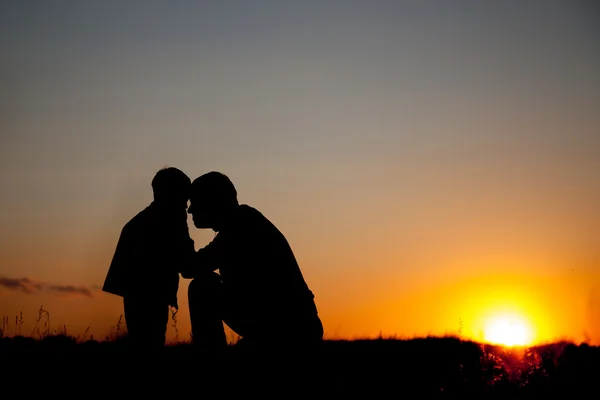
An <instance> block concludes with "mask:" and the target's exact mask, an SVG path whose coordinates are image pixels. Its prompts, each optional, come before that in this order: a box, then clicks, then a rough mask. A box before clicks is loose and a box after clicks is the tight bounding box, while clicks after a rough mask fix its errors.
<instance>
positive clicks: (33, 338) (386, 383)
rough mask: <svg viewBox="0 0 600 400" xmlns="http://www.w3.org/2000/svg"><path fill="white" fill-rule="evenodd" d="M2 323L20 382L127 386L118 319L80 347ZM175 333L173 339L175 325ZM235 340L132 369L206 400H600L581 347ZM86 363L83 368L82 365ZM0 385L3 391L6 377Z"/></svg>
mask: <svg viewBox="0 0 600 400" xmlns="http://www.w3.org/2000/svg"><path fill="white" fill-rule="evenodd" d="M2 322H3V323H2V328H1V329H0V353H2V360H3V361H5V363H3V364H4V365H5V366H8V365H11V364H12V367H11V368H10V371H12V373H13V374H16V375H15V376H17V377H18V376H19V374H20V372H19V371H21V370H19V368H17V367H16V366H17V365H18V363H19V362H23V361H24V362H25V363H28V364H29V366H27V367H26V369H24V370H23V371H29V374H33V366H35V361H36V360H43V361H41V362H42V364H39V365H43V366H49V367H48V368H46V367H44V369H42V370H40V373H41V374H45V375H48V374H52V373H55V372H56V373H59V374H60V375H62V376H63V378H58V379H57V380H55V381H54V382H55V383H57V382H61V380H62V379H64V377H65V376H69V377H70V379H73V376H75V375H76V374H79V375H78V376H79V377H80V378H79V379H82V377H85V379H86V381H87V382H88V383H90V384H92V385H96V384H98V383H99V382H101V383H102V385H101V386H102V387H104V388H105V389H106V388H107V387H109V386H110V384H111V382H112V383H115V382H121V383H123V381H122V380H119V379H117V380H110V379H108V380H106V379H104V378H105V376H104V375H106V376H113V377H118V376H121V375H119V373H120V374H122V375H123V374H125V375H126V374H127V373H130V370H129V368H130V366H131V360H132V359H131V358H130V357H128V356H127V354H132V353H131V352H128V351H127V350H128V348H127V344H126V343H127V340H126V336H123V335H122V334H119V330H120V329H121V325H123V324H122V319H119V321H118V322H117V325H116V334H115V335H114V336H112V337H106V338H105V339H104V340H96V339H94V337H93V336H92V335H90V336H89V337H87V332H86V334H84V335H82V336H79V337H73V336H70V335H69V334H68V332H67V328H66V327H64V329H62V331H61V332H58V331H56V330H53V331H50V329H49V325H50V324H49V313H48V312H47V311H46V310H44V309H43V308H40V313H39V317H38V319H37V321H36V328H35V329H34V330H35V332H36V333H35V334H34V333H33V332H32V334H31V335H30V336H26V335H23V334H22V333H21V326H22V316H20V317H19V316H17V318H16V319H15V324H16V325H15V327H13V328H14V329H12V333H13V334H12V335H11V336H8V332H9V331H11V330H10V329H8V324H9V321H8V319H7V318H4V319H3V321H2ZM40 328H41V329H40ZM171 329H175V330H176V329H177V326H176V318H175V316H173V318H172V324H171ZM235 339H236V338H229V340H230V342H231V343H232V344H231V345H230V346H229V347H228V348H227V350H226V351H225V352H223V353H220V354H218V355H214V354H209V353H206V352H202V351H200V350H198V349H195V348H194V347H193V346H192V345H191V344H190V343H189V342H178V343H177V344H168V345H166V346H165V348H164V352H163V353H162V354H161V355H152V356H148V355H138V354H134V355H135V357H134V359H135V360H137V362H138V363H140V362H141V363H146V362H148V363H150V364H149V365H153V366H154V368H156V367H157V366H158V367H159V369H160V368H162V367H161V366H168V368H169V369H170V371H173V370H174V371H176V372H174V373H173V372H170V373H169V374H172V375H173V376H172V377H171V378H170V379H172V380H173V382H174V383H173V384H175V382H177V381H182V382H187V383H190V384H191V385H192V386H195V385H198V384H200V385H201V386H202V387H203V390H206V388H211V387H213V388H214V389H215V390H226V391H227V392H228V393H231V392H232V391H233V390H237V391H239V392H240V393H241V394H243V395H244V397H247V395H248V394H249V393H251V392H252V391H253V390H255V391H256V392H257V393H258V394H265V393H267V392H268V391H271V392H275V393H274V394H275V395H276V396H277V397H278V398H280V397H284V398H287V397H290V396H289V394H293V393H296V392H299V391H308V392H309V394H310V395H311V397H321V396H318V395H317V394H319V393H321V394H325V393H328V394H330V395H331V396H333V397H334V398H339V397H347V396H351V397H356V395H357V394H359V393H361V394H362V395H366V396H367V397H368V398H369V399H370V398H373V397H374V396H384V395H385V396H386V397H408V398H422V397H424V396H426V397H427V398H432V397H433V398H454V397H456V396H459V397H462V398H464V396H469V397H472V396H475V397H476V398H499V397H501V398H515V397H519V398H531V397H534V398H540V397H567V396H568V397H569V398H600V386H599V385H598V383H600V347H598V346H589V345H587V344H585V343H584V344H580V345H576V344H574V343H570V342H557V343H552V344H546V345H539V346H531V347H504V346H494V345H489V344H482V343H476V342H472V341H467V340H461V339H460V338H459V337H425V338H413V339H384V338H380V339H364V340H324V341H323V343H322V345H321V346H320V347H318V348H315V349H314V351H310V352H307V351H304V352H296V351H294V348H293V343H289V346H287V345H284V346H281V347H278V348H277V349H275V351H271V352H268V354H267V352H264V351H263V352H260V351H256V352H248V351H240V350H243V347H242V346H240V345H239V344H237V343H235V342H236V340H235ZM84 354H85V355H84ZM107 354H110V356H109V357H110V361H99V362H97V360H106V359H107V357H106V355H107ZM40 355H41V356H42V357H40ZM15 356H16V357H15ZM74 359H76V360H77V361H73V360H74ZM7 360H11V361H7ZM85 362H87V363H88V364H82V363H85ZM103 362H104V363H108V362H110V363H111V365H110V366H109V367H106V368H100V370H101V371H102V372H100V374H101V375H102V376H100V377H98V376H97V374H98V373H92V372H90V371H91V370H90V369H89V368H92V367H93V366H94V365H95V366H96V368H97V367H98V366H99V365H100V366H102V363H103ZM69 363H70V364H69ZM50 365H56V366H57V367H56V368H52V367H51V366H50ZM85 365H88V366H87V367H86V366H85ZM69 366H70V367H71V368H69ZM148 368H150V367H148ZM67 371H69V372H67ZM108 371H110V373H109V372H108ZM119 371H120V372H119ZM125 375H123V376H125ZM0 376H2V377H4V378H5V381H6V382H9V380H8V375H6V374H5V373H3V374H0ZM27 376H28V375H27V373H26V374H24V377H27ZM21 377H23V376H21ZM59 387H60V386H59ZM390 395H391V396H390Z"/></svg>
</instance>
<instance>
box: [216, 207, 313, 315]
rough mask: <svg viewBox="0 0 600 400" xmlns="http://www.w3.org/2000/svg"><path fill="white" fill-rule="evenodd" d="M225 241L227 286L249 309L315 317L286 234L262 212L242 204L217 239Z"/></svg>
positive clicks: (224, 277)
mask: <svg viewBox="0 0 600 400" xmlns="http://www.w3.org/2000/svg"><path fill="white" fill-rule="evenodd" d="M220 241H222V243H221V245H222V246H223V247H225V248H227V249H226V250H229V251H224V252H223V254H224V258H225V262H223V263H220V264H219V272H220V274H221V277H222V280H223V284H224V286H225V287H227V288H229V289H230V290H231V293H234V294H235V296H236V297H237V296H240V299H244V300H245V301H247V302H249V304H248V305H249V306H256V307H261V308H263V307H268V308H269V309H271V310H273V311H275V312H277V313H283V314H289V315H290V316H298V315H314V314H316V313H317V310H316V307H315V305H314V295H313V293H312V292H311V291H310V289H309V288H308V285H307V284H306V281H305V280H304V277H303V275H302V272H301V270H300V267H299V265H298V263H297V260H296V258H295V256H294V253H293V251H292V249H291V247H290V245H289V243H288V241H287V240H286V238H285V237H284V235H283V234H282V233H281V232H280V231H279V230H278V229H277V227H275V225H273V224H272V223H271V222H270V221H269V220H268V219H267V218H266V217H265V216H264V215H263V214H262V213H260V212H259V211H258V210H256V209H254V208H253V207H250V206H248V205H244V204H242V205H240V206H239V209H238V210H237V211H236V214H235V215H234V217H233V218H232V222H231V224H230V225H229V226H227V227H226V228H225V229H223V230H222V231H221V232H219V234H218V235H217V238H215V242H220Z"/></svg>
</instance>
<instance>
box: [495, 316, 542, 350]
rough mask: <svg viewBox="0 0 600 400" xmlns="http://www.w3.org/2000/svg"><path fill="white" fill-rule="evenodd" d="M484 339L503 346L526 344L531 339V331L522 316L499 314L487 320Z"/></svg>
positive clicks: (528, 343) (529, 342)
mask: <svg viewBox="0 0 600 400" xmlns="http://www.w3.org/2000/svg"><path fill="white" fill-rule="evenodd" d="M484 333H485V341H486V342H488V343H492V344H500V345H503V346H527V345H530V344H531V341H532V331H531V328H530V327H529V324H528V323H527V322H526V321H525V319H524V318H520V317H512V316H499V317H495V318H492V319H490V320H489V321H488V323H487V324H486V327H485V331H484Z"/></svg>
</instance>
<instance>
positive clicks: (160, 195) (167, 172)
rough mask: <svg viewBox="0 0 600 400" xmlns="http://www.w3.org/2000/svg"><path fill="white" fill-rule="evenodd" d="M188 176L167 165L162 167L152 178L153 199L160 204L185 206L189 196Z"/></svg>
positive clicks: (190, 183) (189, 184)
mask: <svg viewBox="0 0 600 400" xmlns="http://www.w3.org/2000/svg"><path fill="white" fill-rule="evenodd" d="M191 185H192V182H191V180H190V178H189V177H188V176H187V175H186V174H184V173H183V172H182V171H181V170H179V169H177V168H174V167H168V168H163V169H161V170H160V171H158V172H157V173H156V175H154V179H152V191H153V192H154V201H155V202H156V203H159V204H161V205H166V206H173V207H183V208H184V209H185V208H187V202H188V200H189V198H190V188H191Z"/></svg>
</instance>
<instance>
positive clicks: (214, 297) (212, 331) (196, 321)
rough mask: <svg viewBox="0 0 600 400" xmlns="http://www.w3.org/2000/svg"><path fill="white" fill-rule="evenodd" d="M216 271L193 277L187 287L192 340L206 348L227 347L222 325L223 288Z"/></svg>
mask: <svg viewBox="0 0 600 400" xmlns="http://www.w3.org/2000/svg"><path fill="white" fill-rule="evenodd" d="M222 285H223V284H222V283H221V277H220V276H219V274H217V273H214V272H212V273H210V274H207V275H206V276H202V277H198V278H195V279H194V280H192V281H191V282H190V285H189V287H188V302H189V307H190V320H191V323H192V341H193V343H194V345H196V346H198V347H199V348H202V349H206V350H222V349H224V348H226V347H227V338H226V337H225V328H224V326H223V289H222Z"/></svg>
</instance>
